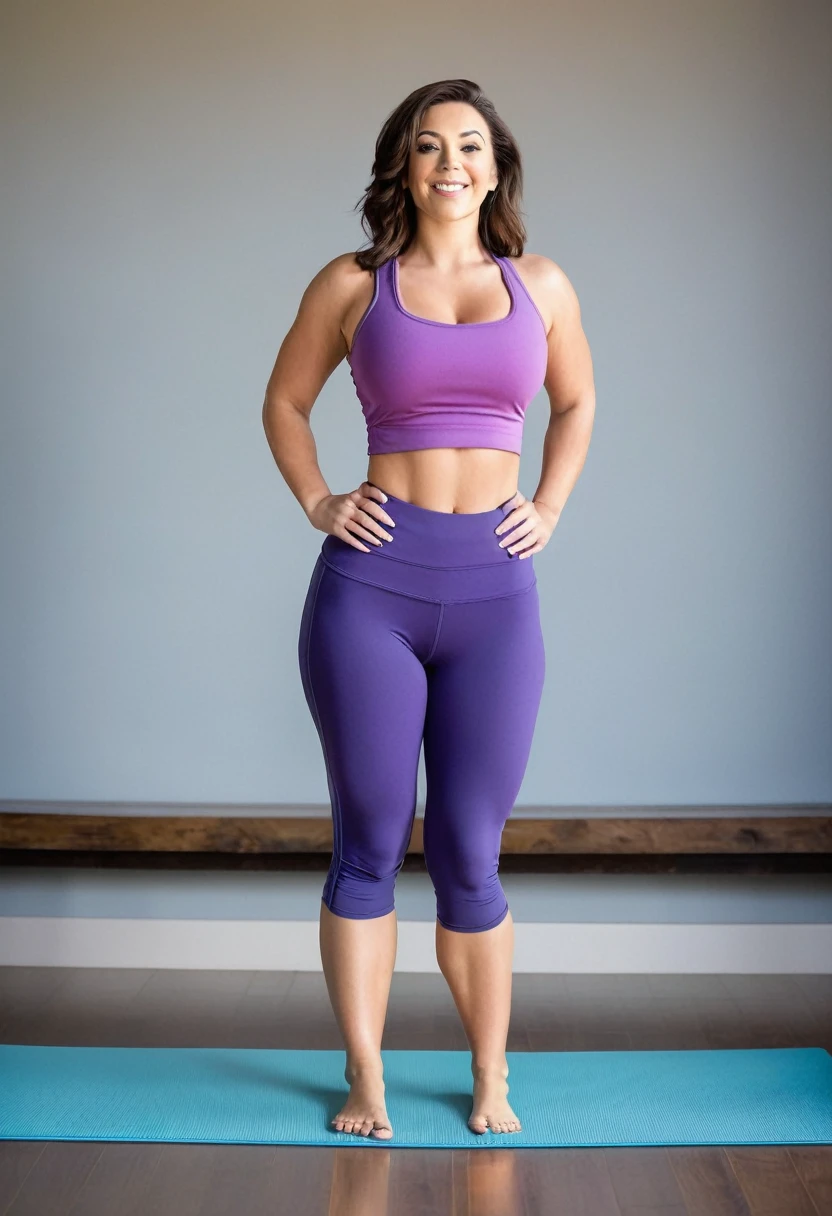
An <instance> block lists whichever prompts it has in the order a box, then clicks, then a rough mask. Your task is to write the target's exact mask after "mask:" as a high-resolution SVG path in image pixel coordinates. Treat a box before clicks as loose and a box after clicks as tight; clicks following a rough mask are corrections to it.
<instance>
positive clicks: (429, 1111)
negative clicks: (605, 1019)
mask: <svg viewBox="0 0 832 1216" xmlns="http://www.w3.org/2000/svg"><path fill="white" fill-rule="evenodd" d="M507 1058H508V1065H509V1086H510V1090H509V1101H510V1102H511V1103H513V1105H514V1110H515V1112H516V1114H517V1115H518V1116H519V1118H520V1121H521V1123H522V1124H523V1128H522V1131H519V1132H510V1133H509V1132H505V1133H494V1132H490V1131H487V1132H485V1133H484V1134H482V1135H478V1134H477V1133H476V1132H472V1131H471V1129H470V1128H469V1127H468V1124H467V1120H468V1116H469V1115H470V1113H471V1085H472V1079H471V1063H470V1061H471V1057H470V1054H469V1053H468V1052H467V1051H383V1052H382V1059H383V1061H384V1080H385V1084H386V1101H387V1113H388V1114H389V1116H390V1119H391V1121H392V1124H393V1131H394V1137H393V1139H392V1140H376V1139H374V1138H372V1137H364V1136H357V1135H354V1134H352V1133H347V1132H338V1131H336V1130H335V1129H334V1128H333V1127H332V1126H331V1125H330V1119H332V1118H334V1116H335V1115H336V1114H337V1113H338V1111H339V1110H340V1109H341V1107H342V1106H343V1104H344V1100H345V1098H346V1095H347V1091H348V1087H347V1084H346V1081H345V1080H344V1062H345V1055H344V1052H343V1051H288V1050H282V1049H281V1050H276V1049H275V1050H269V1049H244V1048H230V1047H188V1048H178V1047H141V1048H134V1047H40V1046H38V1047H35V1046H28V1045H22V1044H0V1139H3V1140H130V1141H140V1140H151V1141H176V1142H180V1143H181V1142H189V1143H201V1144H323V1145H332V1146H336V1145H340V1144H350V1145H355V1144H366V1145H368V1146H371V1147H373V1148H378V1147H385V1148H478V1147H479V1148H567V1147H570V1148H572V1147H590V1146H592V1147H601V1146H645V1145H659V1146H661V1145H696V1144H717V1145H718V1144H732V1145H742V1144H830V1143H832V1056H830V1055H829V1053H828V1052H827V1051H824V1050H823V1049H822V1048H820V1047H800V1048H796V1047H783V1048H773V1049H770V1048H767V1049H756V1050H747V1051H728V1050H725V1051H626V1052H625V1051H584V1052H563V1051H536V1052H519V1051H515V1052H511V1051H510V1052H508V1057H507Z"/></svg>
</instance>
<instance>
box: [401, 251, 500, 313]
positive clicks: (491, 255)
mask: <svg viewBox="0 0 832 1216" xmlns="http://www.w3.org/2000/svg"><path fill="white" fill-rule="evenodd" d="M488 256H489V257H490V258H491V260H492V261H493V262H496V263H497V265H498V266H499V268H500V275H501V277H502V280H503V282H504V283H505V287H506V291H507V292H508V296H509V299H510V300H511V307H510V308H509V310H508V312H507V313H506V315H505V316H504V317H497V319H496V320H494V321H461V322H460V321H434V320H433V318H432V317H417V315H416V313H415V312H408V310H407V309H406V308H405V306H404V304H403V303H402V298H401V295H400V294H399V255H398V254H395V255H394V257H393V258H392V262H393V276H392V277H393V299H394V300H395V303H396V307H397V308H398V310H399V312H400V313H402V314H403V315H404V316H405V317H407V318H408V319H409V320H411V321H421V323H422V324H423V325H438V326H440V328H442V329H482V328H484V327H485V326H487V325H505V323H506V322H507V321H510V320H511V318H512V317H513V316H514V314H515V312H516V310H517V296H516V294H515V291H514V287H513V285H512V283H511V281H510V279H509V276H508V274H507V273H506V268H505V265H504V264H503V259H502V258H501V257H499V256H498V255H497V254H496V253H490V254H489V255H488Z"/></svg>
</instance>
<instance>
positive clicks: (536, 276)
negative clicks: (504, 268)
mask: <svg viewBox="0 0 832 1216" xmlns="http://www.w3.org/2000/svg"><path fill="white" fill-rule="evenodd" d="M510 261H511V264H512V266H514V268H515V270H516V271H517V273H518V274H519V275H520V277H521V279H522V280H523V282H524V284H525V285H526V287H527V288H528V291H529V294H530V295H531V297H532V299H533V300H534V302H535V304H536V305H537V307H538V310H539V311H540V314H541V316H542V317H543V318H544V320H545V321H546V323H547V328H548V329H551V327H552V326H553V325H555V324H556V323H557V322H559V321H563V320H564V319H565V318H567V317H569V316H570V315H571V316H573V317H577V318H580V304H579V302H578V296H577V293H576V291H575V288H574V287H573V286H572V284H571V282H570V281H569V279H568V277H567V275H566V273H565V272H564V270H563V269H562V268H561V267H560V266H558V264H557V262H553V261H552V259H551V258H547V257H546V256H545V255H544V254H542V253H522V254H521V255H520V257H519V258H511V259H510Z"/></svg>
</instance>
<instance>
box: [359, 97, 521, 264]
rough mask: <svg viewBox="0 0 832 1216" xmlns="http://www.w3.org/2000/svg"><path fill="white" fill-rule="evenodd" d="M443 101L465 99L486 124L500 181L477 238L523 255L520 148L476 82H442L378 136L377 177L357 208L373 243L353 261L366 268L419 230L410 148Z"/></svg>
mask: <svg viewBox="0 0 832 1216" xmlns="http://www.w3.org/2000/svg"><path fill="white" fill-rule="evenodd" d="M443 101H464V102H467V103H468V105H471V106H473V107H474V109H475V110H477V111H478V112H479V113H480V114H481V115H482V117H483V119H484V120H485V122H486V123H487V124H488V130H489V132H490V135H491V143H492V145H493V149H494V159H495V161H496V164H497V174H498V182H497V187H496V189H495V190H489V192H488V195H487V196H486V199H485V201H484V202H483V204H482V206H481V207H480V218H479V236H480V240H481V241H482V243H483V245H484V246H485V248H486V249H488V250H489V251H490V252H491V253H495V254H498V255H499V256H501V257H519V255H520V254H521V253H522V252H523V246H524V244H525V242H526V229H525V226H524V224H523V221H522V220H521V218H520V198H521V195H522V192H523V165H522V161H521V157H520V149H519V148H518V147H517V144H516V142H515V140H514V136H513V135H512V134H511V132H510V131H509V129H508V127H507V126H506V124H505V123H504V122H503V120H502V118H500V116H499V114H498V113H497V111H496V109H495V108H494V105H493V103H492V102H491V101H489V99H488V98H487V97H486V96H485V94H484V93H483V91H482V89H481V88H480V87H479V85H478V84H475V83H474V81H473V80H439V81H437V82H436V83H434V84H426V85H422V87H421V88H419V89H414V91H413V92H412V93H410V94H409V96H407V97H405V99H404V101H402V102H400V103H399V105H398V106H396V108H395V110H393V112H392V113H391V114H390V115H388V117H387V119H386V120H385V123H384V126H383V127H382V128H381V131H380V132H379V136H378V139H377V140H376V151H375V159H374V160H373V167H372V170H371V172H372V175H373V180H372V181H371V183H370V185H369V186H368V187H367V189H366V190H365V191H364V194H363V195H362V197H361V199H360V200H359V202H358V203H357V204H356V207H359V206H360V207H361V226H362V228H363V229H364V230H365V232H366V233H367V235H368V236H369V238H370V240H371V241H372V245H371V246H370V248H369V249H361V250H358V251H357V252H356V254H355V260H356V262H357V263H358V265H359V266H361V267H362V269H363V270H375V268H376V267H377V266H380V265H381V263H382V262H386V261H387V260H388V259H389V258H391V257H395V256H397V255H398V254H399V253H401V252H403V250H405V249H406V248H407V247H408V245H409V244H410V243H411V241H412V240H413V237H414V235H415V233H416V206H415V204H414V202H413V198H412V196H411V194H410V191H409V190H405V189H404V187H403V186H402V174H403V172H404V171H405V169H406V168H407V163H408V158H409V156H410V150H411V148H412V146H413V141H414V139H415V137H416V133H417V132H418V131H419V129H420V127H421V124H422V120H423V118H424V115H425V112H426V111H427V110H429V109H430V107H431V106H435V105H439V104H440V103H441V102H443Z"/></svg>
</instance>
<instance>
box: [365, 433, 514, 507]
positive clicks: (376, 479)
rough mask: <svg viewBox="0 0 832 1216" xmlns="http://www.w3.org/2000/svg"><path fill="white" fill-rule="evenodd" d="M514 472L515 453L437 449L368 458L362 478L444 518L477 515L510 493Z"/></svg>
mask: <svg viewBox="0 0 832 1216" xmlns="http://www.w3.org/2000/svg"><path fill="white" fill-rule="evenodd" d="M519 474H520V457H519V456H518V455H517V453H516V452H507V451H503V450H502V449H499V448H478V447H470V448H451V447H438V448H424V449H421V448H420V449H407V450H404V451H400V452H384V453H374V454H371V455H370V457H369V458H368V461H367V477H366V480H367V481H369V482H370V484H371V485H374V486H376V487H377V488H378V489H381V490H383V491H384V493H385V494H392V495H393V496H395V497H397V498H399V499H400V500H401V499H404V500H406V501H407V502H409V503H410V504H412V505H413V504H415V503H419V504H421V505H422V506H423V507H424V508H426V509H431V510H434V511H441V512H448V513H449V514H451V513H453V514H469V513H471V512H474V513H480V514H482V513H483V512H485V511H486V510H489V509H491V508H493V507H494V504H495V503H498V504H505V503H506V502H507V501H508V500H509V499H510V498H511V497H512V496H513V495H514V494H515V493H516V491H517V482H518V478H519ZM380 505H381V506H382V507H383V506H384V504H383V503H382V504H380Z"/></svg>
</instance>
